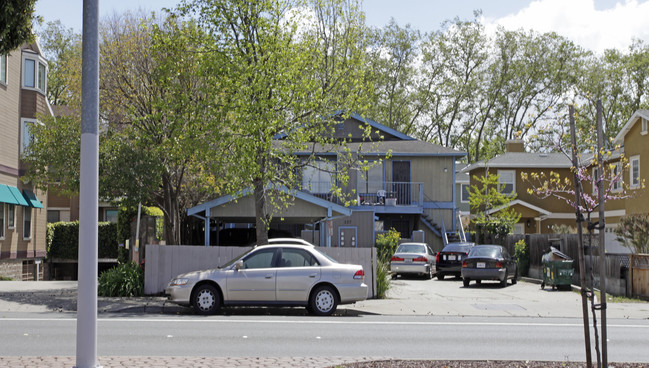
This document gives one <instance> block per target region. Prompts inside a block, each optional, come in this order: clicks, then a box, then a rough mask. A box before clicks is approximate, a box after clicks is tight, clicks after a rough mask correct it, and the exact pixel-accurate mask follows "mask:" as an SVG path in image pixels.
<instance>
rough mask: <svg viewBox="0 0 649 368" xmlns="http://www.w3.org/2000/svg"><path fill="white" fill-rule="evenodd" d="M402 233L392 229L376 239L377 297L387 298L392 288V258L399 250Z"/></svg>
mask: <svg viewBox="0 0 649 368" xmlns="http://www.w3.org/2000/svg"><path fill="white" fill-rule="evenodd" d="M399 239H401V234H400V233H399V232H398V231H396V230H395V229H390V231H388V232H387V233H385V234H379V236H378V237H377V239H376V254H377V262H376V294H377V298H379V299H382V298H385V293H387V291H388V289H389V288H390V281H391V278H390V258H391V257H392V255H393V254H394V252H395V251H396V250H397V246H398V245H399Z"/></svg>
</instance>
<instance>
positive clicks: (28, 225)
mask: <svg viewBox="0 0 649 368" xmlns="http://www.w3.org/2000/svg"><path fill="white" fill-rule="evenodd" d="M31 237H32V208H31V207H23V239H31Z"/></svg>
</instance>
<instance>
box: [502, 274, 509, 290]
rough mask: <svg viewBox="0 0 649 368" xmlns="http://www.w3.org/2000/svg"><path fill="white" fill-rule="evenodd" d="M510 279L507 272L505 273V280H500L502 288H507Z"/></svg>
mask: <svg viewBox="0 0 649 368" xmlns="http://www.w3.org/2000/svg"><path fill="white" fill-rule="evenodd" d="M508 277H509V275H507V271H505V277H503V279H502V280H500V287H505V286H507V278H508Z"/></svg>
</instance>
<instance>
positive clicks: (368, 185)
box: [356, 161, 385, 194]
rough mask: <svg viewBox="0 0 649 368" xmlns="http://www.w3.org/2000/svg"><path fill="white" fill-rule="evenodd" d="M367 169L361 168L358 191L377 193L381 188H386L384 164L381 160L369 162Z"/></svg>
mask: <svg viewBox="0 0 649 368" xmlns="http://www.w3.org/2000/svg"><path fill="white" fill-rule="evenodd" d="M369 166H370V167H369V168H368V169H367V170H360V171H359V173H358V180H357V183H358V185H357V188H356V190H357V192H358V193H367V194H370V193H373V194H376V192H378V191H379V190H382V189H385V188H384V186H383V165H381V164H380V163H379V162H376V161H374V162H369Z"/></svg>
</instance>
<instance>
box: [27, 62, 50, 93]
mask: <svg viewBox="0 0 649 368" xmlns="http://www.w3.org/2000/svg"><path fill="white" fill-rule="evenodd" d="M46 85H47V63H46V62H45V59H42V58H40V57H39V56H38V55H36V54H31V53H26V54H23V88H31V89H35V90H38V91H40V92H42V93H45V90H46Z"/></svg>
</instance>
